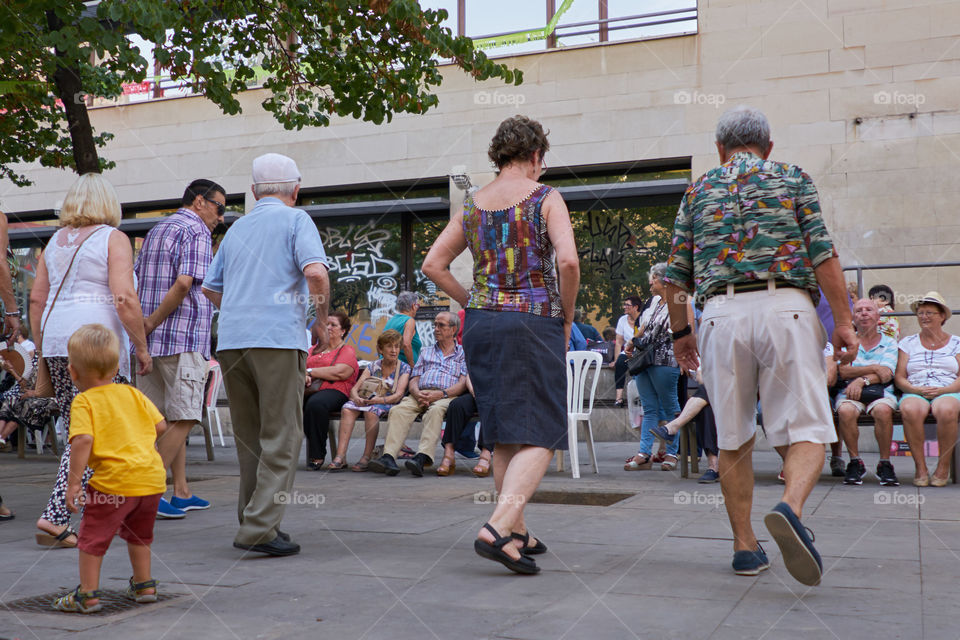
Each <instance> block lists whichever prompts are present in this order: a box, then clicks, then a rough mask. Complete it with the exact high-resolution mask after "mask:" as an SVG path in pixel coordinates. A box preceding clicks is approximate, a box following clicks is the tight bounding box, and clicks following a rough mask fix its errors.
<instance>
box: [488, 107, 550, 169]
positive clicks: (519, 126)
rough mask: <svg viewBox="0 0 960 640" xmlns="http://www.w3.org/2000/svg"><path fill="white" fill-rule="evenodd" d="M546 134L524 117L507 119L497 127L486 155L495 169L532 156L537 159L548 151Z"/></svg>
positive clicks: (548, 144) (535, 122)
mask: <svg viewBox="0 0 960 640" xmlns="http://www.w3.org/2000/svg"><path fill="white" fill-rule="evenodd" d="M548 133H549V132H546V131H544V130H543V126H542V125H541V124H540V123H539V122H537V121H536V120H533V119H531V118H528V117H526V116H513V117H512V118H507V119H506V120H504V121H503V122H501V123H500V126H499V127H497V133H496V134H494V136H493V140H491V141H490V149H489V150H488V151H487V155H488V156H489V157H490V160H491V161H492V162H493V164H494V165H495V166H496V167H497V169H503V168H504V167H505V166H507V165H508V164H510V163H511V162H515V161H517V160H529V159H530V158H531V157H532V156H534V155H536V156H537V157H539V156H541V155H542V154H545V153H546V152H547V151H549V150H550V142H549V141H548V140H547V134H548Z"/></svg>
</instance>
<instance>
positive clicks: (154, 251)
mask: <svg viewBox="0 0 960 640" xmlns="http://www.w3.org/2000/svg"><path fill="white" fill-rule="evenodd" d="M212 260H213V247H212V246H211V236H210V230H209V229H208V228H207V225H206V224H204V222H203V220H201V219H200V217H199V216H198V215H197V214H196V213H194V212H193V211H190V210H189V209H180V210H179V211H177V212H176V213H174V214H172V215H171V216H170V217H168V218H167V219H166V220H164V221H163V222H161V223H159V224H158V225H156V226H155V227H154V228H153V229H151V230H150V232H149V233H147V237H146V238H144V240H143V247H142V248H141V249H140V253H139V255H138V256H137V262H136V264H135V265H134V272H135V273H136V274H137V293H138V294H139V296H140V304H141V306H142V307H143V315H144V317H146V316H148V315H150V314H151V313H153V312H154V311H155V310H156V309H157V307H159V306H160V302H161V301H162V300H163V297H164V296H165V295H166V294H167V291H169V290H170V287H172V286H173V283H174V282H176V280H177V278H178V277H179V276H183V275H186V276H190V277H191V278H193V284H192V285H191V286H190V291H189V292H188V293H187V296H186V297H185V298H184V299H183V302H182V303H180V306H178V307H177V308H176V309H174V310H173V313H171V314H170V315H169V316H167V318H166V320H164V321H163V322H161V323H160V325H159V326H158V327H157V328H156V329H154V330H153V333H151V334H150V335H149V336H147V346H148V347H149V348H150V355H151V356H153V357H155V358H156V357H161V356H171V355H175V354H178V353H187V352H198V353H200V354H202V355H203V356H204V357H205V358H209V357H210V324H211V322H212V318H213V305H212V304H211V303H210V301H209V300H207V298H206V296H204V295H203V293H202V292H201V291H200V285H201V284H202V283H203V279H204V278H205V277H206V275H207V269H208V268H209V267H210V262H211V261H212Z"/></svg>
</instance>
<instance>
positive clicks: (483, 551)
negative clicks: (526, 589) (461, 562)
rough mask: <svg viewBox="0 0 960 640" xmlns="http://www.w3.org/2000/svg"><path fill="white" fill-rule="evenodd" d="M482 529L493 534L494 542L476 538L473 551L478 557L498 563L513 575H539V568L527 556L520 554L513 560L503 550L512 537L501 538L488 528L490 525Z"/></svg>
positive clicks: (492, 529)
mask: <svg viewBox="0 0 960 640" xmlns="http://www.w3.org/2000/svg"><path fill="white" fill-rule="evenodd" d="M483 528H484V529H486V530H487V531H489V532H490V533H491V534H493V537H494V541H493V542H492V543H490V542H485V541H484V540H481V539H479V538H477V539H476V540H474V541H473V550H474V551H476V552H477V555H478V556H481V557H483V558H486V559H488V560H493V561H494V562H499V563H500V564H502V565H503V566H505V567H506V568H507V569H510V570H511V571H513V572H515V573H523V574H528V575H530V574H534V573H540V567H538V566H537V563H536V562H534V561H533V560H532V559H530V558H528V557H527V556H525V555H523V554H522V553H521V554H520V559H519V560H514V559H513V558H511V557H510V556H509V555H507V553H506V552H505V551H504V550H503V547H504V545H507V544H509V543H510V541H512V540H513V537H512V536H501V535H500V534H499V533H498V532H497V530H496V529H494V528H493V527H492V526H490V523H489V522H488V523H486V524H485V525H483Z"/></svg>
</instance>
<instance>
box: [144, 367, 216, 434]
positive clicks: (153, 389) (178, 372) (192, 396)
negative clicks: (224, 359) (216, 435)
mask: <svg viewBox="0 0 960 640" xmlns="http://www.w3.org/2000/svg"><path fill="white" fill-rule="evenodd" d="M208 368H209V364H208V363H207V359H206V358H204V357H203V355H201V354H200V353H199V352H197V351H190V352H187V353H178V354H175V355H172V356H161V357H159V358H154V359H153V371H151V372H150V373H148V374H147V375H145V376H137V389H139V390H140V391H142V392H143V393H144V394H145V395H146V396H147V397H148V398H150V401H151V402H152V403H153V404H155V405H157V409H159V410H160V413H162V414H163V417H164V418H165V419H166V420H167V422H177V421H179V420H193V421H196V422H199V421H200V420H201V418H202V417H203V390H204V385H205V384H206V381H207V370H208Z"/></svg>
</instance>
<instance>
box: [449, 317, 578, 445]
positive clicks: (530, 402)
mask: <svg viewBox="0 0 960 640" xmlns="http://www.w3.org/2000/svg"><path fill="white" fill-rule="evenodd" d="M463 350H464V355H465V356H466V360H467V371H468V372H469V374H470V381H471V382H472V383H473V389H474V392H475V395H476V398H477V410H478V411H477V412H478V414H479V415H480V425H481V426H480V429H481V431H482V433H483V441H484V442H485V443H487V444H488V445H489V444H525V445H532V446H536V447H544V448H546V449H561V450H566V449H567V373H566V364H565V362H564V360H565V354H566V351H567V350H566V345H565V344H563V321H562V320H561V319H560V318H544V317H542V316H536V315H533V314H529V313H522V312H517V311H484V310H480V309H467V310H466V316H465V319H464V326H463Z"/></svg>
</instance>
